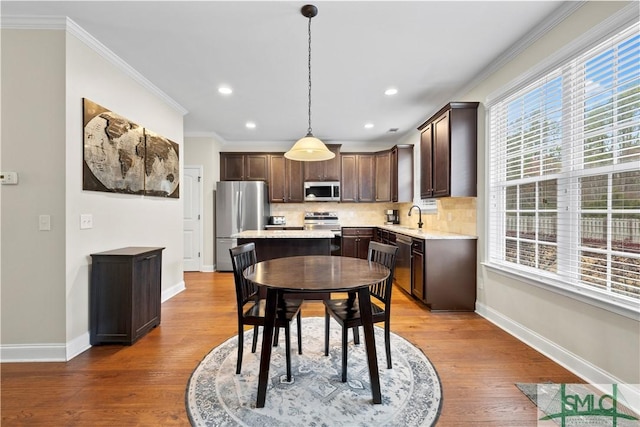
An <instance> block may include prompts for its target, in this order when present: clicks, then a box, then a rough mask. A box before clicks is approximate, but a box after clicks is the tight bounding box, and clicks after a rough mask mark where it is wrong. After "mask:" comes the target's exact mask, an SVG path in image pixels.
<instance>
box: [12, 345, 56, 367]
mask: <svg viewBox="0 0 640 427" xmlns="http://www.w3.org/2000/svg"><path fill="white" fill-rule="evenodd" d="M66 361H67V347H66V346H65V345H64V343H60V344H9V345H6V344H5V345H2V347H0V362H2V363H7V362H66Z"/></svg>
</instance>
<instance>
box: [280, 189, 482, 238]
mask: <svg viewBox="0 0 640 427" xmlns="http://www.w3.org/2000/svg"><path fill="white" fill-rule="evenodd" d="M412 205H413V204H412V203H333V202H327V203H321V202H317V203H273V204H271V215H283V216H284V217H285V218H286V221H287V225H290V226H302V224H303V223H304V213H305V212H307V211H309V212H337V213H338V218H340V225H343V226H358V225H362V226H375V225H382V224H384V222H385V219H386V218H385V212H386V210H387V209H398V210H399V214H400V224H401V225H405V226H408V227H417V225H418V211H417V210H416V209H414V210H413V212H412V214H411V216H408V215H407V213H408V212H409V208H411V206H412ZM436 205H437V211H433V210H428V211H425V210H423V212H422V222H423V223H424V225H423V226H422V227H423V228H424V229H425V230H433V231H444V232H449V233H457V234H466V235H473V236H475V235H476V198H475V197H447V198H440V199H436Z"/></svg>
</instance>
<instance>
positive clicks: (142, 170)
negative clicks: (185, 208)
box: [82, 98, 180, 198]
mask: <svg viewBox="0 0 640 427" xmlns="http://www.w3.org/2000/svg"><path fill="white" fill-rule="evenodd" d="M82 101H83V113H84V114H83V126H84V162H83V163H84V164H83V171H82V177H83V179H82V188H83V189H84V190H91V191H107V192H110V193H126V194H142V195H147V196H157V197H171V198H179V197H180V162H179V146H178V144H176V143H175V142H173V141H171V140H169V139H167V138H164V137H162V136H160V135H158V134H155V133H153V132H151V131H149V130H148V129H145V128H143V127H141V126H139V125H137V124H136V123H133V122H131V121H130V120H127V119H126V118H124V117H122V116H120V115H118V114H115V113H114V112H112V111H109V110H107V109H106V108H104V107H102V106H100V105H98V104H96V103H95V102H92V101H90V100H88V99H86V98H83V100H82Z"/></svg>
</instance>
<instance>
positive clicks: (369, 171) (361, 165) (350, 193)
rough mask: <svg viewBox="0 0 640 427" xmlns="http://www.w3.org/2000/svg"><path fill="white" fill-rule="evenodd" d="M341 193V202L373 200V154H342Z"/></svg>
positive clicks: (374, 177)
mask: <svg viewBox="0 0 640 427" xmlns="http://www.w3.org/2000/svg"><path fill="white" fill-rule="evenodd" d="M340 157H341V164H342V185H341V191H342V195H341V197H340V200H341V201H343V202H375V179H376V176H375V158H376V156H375V154H357V153H349V154H343V155H342V156H340Z"/></svg>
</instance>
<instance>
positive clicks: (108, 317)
mask: <svg viewBox="0 0 640 427" xmlns="http://www.w3.org/2000/svg"><path fill="white" fill-rule="evenodd" d="M163 250H164V248H153V247H152V248H149V247H127V248H121V249H115V250H112V251H107V252H101V253H95V254H91V259H92V262H91V291H90V342H91V344H92V345H96V344H105V343H120V344H133V343H134V342H135V341H136V340H138V339H139V338H141V337H142V336H144V335H145V334H146V333H147V332H149V331H150V330H151V329H153V328H155V327H156V326H158V325H159V324H160V303H161V301H160V299H161V277H162V251H163Z"/></svg>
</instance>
